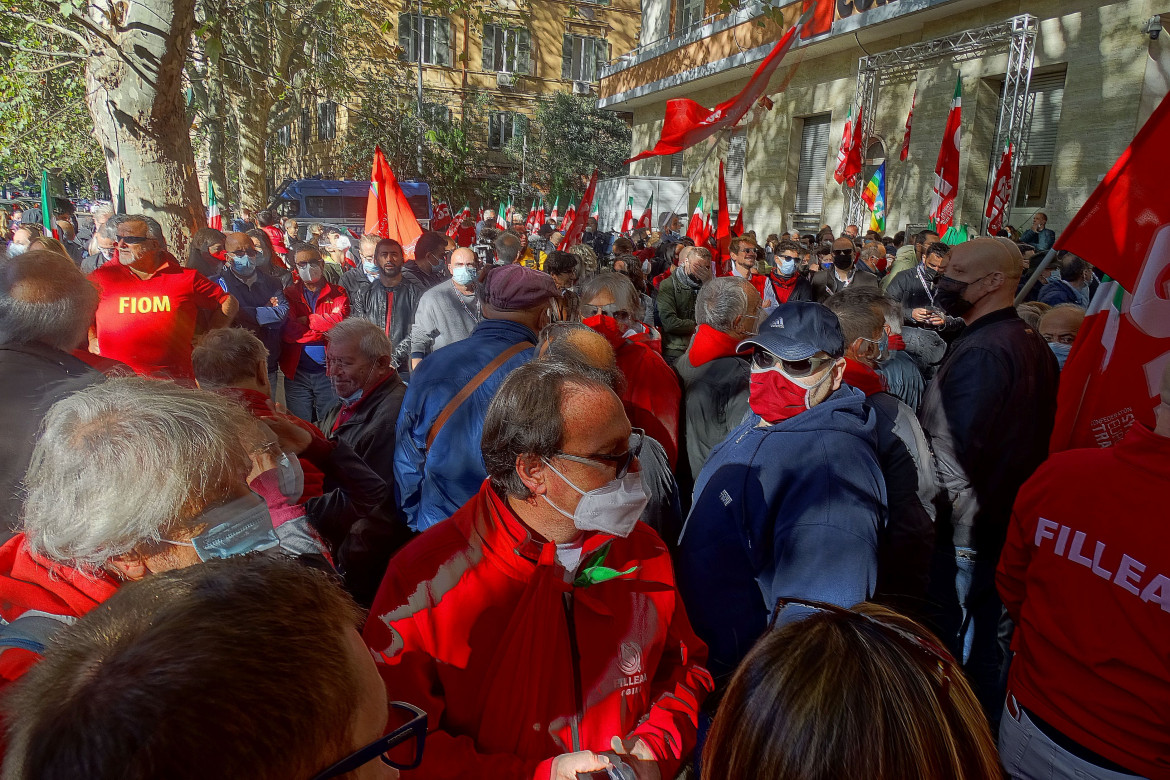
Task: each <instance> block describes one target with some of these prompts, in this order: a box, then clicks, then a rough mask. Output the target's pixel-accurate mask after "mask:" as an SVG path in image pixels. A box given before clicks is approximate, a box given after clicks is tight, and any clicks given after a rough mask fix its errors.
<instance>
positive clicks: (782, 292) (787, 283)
mask: <svg viewBox="0 0 1170 780" xmlns="http://www.w3.org/2000/svg"><path fill="white" fill-rule="evenodd" d="M799 278H800V274H793V275H792V276H789V277H787V278H785V277H783V276H777V275H776V274H768V281H769V282H771V283H772V292H774V293H775V294H776V302H777V303H788V299H789V298H790V297H791V296H792V291H793V290H795V289H796V280H797V279H799Z"/></svg>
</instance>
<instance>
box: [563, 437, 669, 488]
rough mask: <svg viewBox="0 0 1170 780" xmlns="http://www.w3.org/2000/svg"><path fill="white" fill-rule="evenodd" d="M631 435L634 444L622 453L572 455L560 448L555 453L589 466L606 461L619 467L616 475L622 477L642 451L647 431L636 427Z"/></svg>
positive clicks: (618, 477)
mask: <svg viewBox="0 0 1170 780" xmlns="http://www.w3.org/2000/svg"><path fill="white" fill-rule="evenodd" d="M630 436H631V440H632V441H633V444H631V445H630V448H629V449H628V450H626V451H625V452H623V453H621V454H620V455H600V454H594V455H572V454H570V453H567V452H560V451H559V450H558V451H557V452H554V453H553V455H555V456H556V457H558V458H561V459H563V460H571V461H573V462H575V463H584V464H585V465H587V466H596V465H597V464H598V463H604V464H605V465H607V466H608V465H612V466H614V467H616V468H617V474H616V475H615V477H616V478H617V479H621V478H622V477H624V476H625V475H626V474H628V473H629V471H630V464H631V463H633V462H634V459H635V458H637V457H638V453H639V452H641V451H642V442H644V441H645V440H646V432H645V431H644V430H642V429H641V428H634V429H632V430H631V432H630Z"/></svg>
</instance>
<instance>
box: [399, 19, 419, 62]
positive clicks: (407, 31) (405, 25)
mask: <svg viewBox="0 0 1170 780" xmlns="http://www.w3.org/2000/svg"><path fill="white" fill-rule="evenodd" d="M413 22H414V17H413V16H412V15H410V14H398V45H399V46H401V47H402V50H403V51H404V52H406V60H407V61H408V62H414V61H415V60H416V59H418V54H417V53H416V52H415V45H414V44H415V40H416V39H415V35H414V24H413Z"/></svg>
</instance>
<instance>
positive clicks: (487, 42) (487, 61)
mask: <svg viewBox="0 0 1170 780" xmlns="http://www.w3.org/2000/svg"><path fill="white" fill-rule="evenodd" d="M499 29H500V28H498V27H496V26H495V25H494V24H485V25H484V26H483V69H484V70H486V71H487V72H488V73H491V72H492V71H494V70H495V69H496V36H497V35H498V34H499Z"/></svg>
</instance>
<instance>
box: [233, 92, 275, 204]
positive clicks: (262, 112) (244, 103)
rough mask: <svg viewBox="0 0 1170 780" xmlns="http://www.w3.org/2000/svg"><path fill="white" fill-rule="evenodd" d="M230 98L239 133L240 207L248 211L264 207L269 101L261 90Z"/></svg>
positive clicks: (269, 113) (270, 106) (266, 194)
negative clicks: (244, 96) (244, 97)
mask: <svg viewBox="0 0 1170 780" xmlns="http://www.w3.org/2000/svg"><path fill="white" fill-rule="evenodd" d="M249 91H250V92H251V94H250V95H249V96H248V97H247V99H242V98H243V95H239V96H233V97H234V98H236V99H234V100H232V101H231V102H232V104H233V107H234V108H235V114H236V125H237V126H238V127H239V129H240V204H241V205H243V206H246V207H248V208H251V209H263V208H267V207H268V117H269V116H270V115H271V113H272V98H270V97H269V96H268V93H267V91H266V90H265V88H264V86H263V85H262V84H261V85H259V88H258V89H254V90H249Z"/></svg>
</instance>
